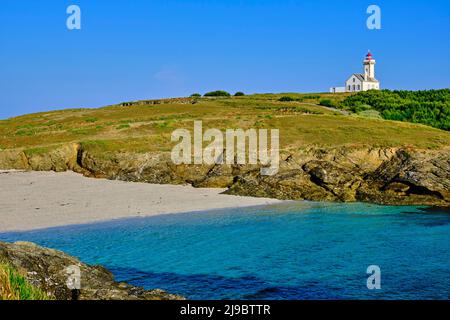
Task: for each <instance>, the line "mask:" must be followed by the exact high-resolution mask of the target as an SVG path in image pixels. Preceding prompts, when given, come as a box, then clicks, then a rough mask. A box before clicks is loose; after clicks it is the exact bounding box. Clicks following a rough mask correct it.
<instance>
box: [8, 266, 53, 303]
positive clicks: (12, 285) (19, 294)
mask: <svg viewBox="0 0 450 320" xmlns="http://www.w3.org/2000/svg"><path fill="white" fill-rule="evenodd" d="M0 300H52V297H50V296H48V295H47V294H46V293H44V292H42V291H41V290H40V289H38V288H36V287H34V286H33V285H31V284H30V283H28V282H27V280H26V279H25V277H24V276H23V275H22V274H20V273H19V272H18V271H17V270H16V269H15V268H13V267H11V266H10V265H9V264H6V263H0Z"/></svg>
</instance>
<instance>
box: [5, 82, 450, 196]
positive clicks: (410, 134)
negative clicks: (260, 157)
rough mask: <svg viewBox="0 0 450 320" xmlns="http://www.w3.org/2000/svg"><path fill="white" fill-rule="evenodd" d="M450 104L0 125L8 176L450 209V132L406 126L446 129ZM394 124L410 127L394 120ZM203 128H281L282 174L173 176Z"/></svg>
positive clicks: (144, 114)
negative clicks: (182, 135)
mask: <svg viewBox="0 0 450 320" xmlns="http://www.w3.org/2000/svg"><path fill="white" fill-rule="evenodd" d="M380 95H381V97H383V96H386V97H388V96H389V99H388V100H386V101H391V102H392V103H393V104H392V106H389V105H387V104H386V103H383V101H384V100H383V98H380ZM396 97H398V99H397V98H396ZM447 98H448V95H447V91H446V90H441V91H430V92H428V93H426V94H423V92H422V93H412V94H405V93H404V92H403V93H402V92H387V91H382V92H376V91H372V92H364V93H360V94H357V95H351V94H295V93H287V94H254V95H244V96H242V95H238V96H220V95H219V96H214V95H213V96H208V97H199V96H198V95H196V96H193V97H189V98H176V99H164V100H148V101H137V102H124V103H120V104H118V105H114V106H107V107H104V108H98V109H70V110H61V111H51V112H43V113H37V114H29V115H24V116H20V117H16V118H11V119H7V120H1V121H0V169H33V170H55V171H62V170H68V169H69V170H75V171H78V172H82V173H83V174H86V175H90V176H96V177H106V178H110V179H123V180H131V181H144V182H151V183H176V184H179V183H189V184H192V185H194V186H198V187H226V188H229V191H228V192H229V193H234V194H243V195H254V196H264V197H275V198H281V199H310V200H330V201H370V202H378V203H392V204H444V205H447V204H448V203H449V202H450V193H449V190H450V177H449V175H450V162H449V161H448V159H450V132H449V131H446V130H442V129H438V128H434V127H432V126H429V125H425V124H421V123H412V122H408V121H413V122H423V123H427V121H428V120H427V119H434V120H433V121H434V122H433V121H431V120H430V121H431V122H430V123H428V124H430V125H436V126H439V125H440V124H445V123H447V118H448V115H449V114H448V99H447ZM424 99H425V100H427V99H428V100H427V101H425V100H424ZM394 102H395V104H394ZM421 106H423V108H422V107H421ZM393 110H397V111H395V112H394V111H393ZM394 114H396V115H397V116H398V115H402V117H401V118H398V120H403V121H392V120H386V119H384V118H389V116H391V115H394ZM397 116H396V117H397ZM194 120H202V121H203V128H204V130H205V129H207V128H218V129H222V130H224V129H227V128H233V129H234V128H241V129H248V128H266V129H270V128H277V129H279V130H280V148H281V160H282V162H281V164H280V172H279V173H278V174H277V175H276V176H274V177H261V176H259V174H258V172H259V170H258V168H255V167H254V166H237V165H233V166H227V165H215V166H206V165H197V166H194V165H192V166H189V165H181V166H175V165H174V164H173V163H172V162H171V161H170V150H171V149H172V147H173V146H174V143H172V142H171V133H172V132H173V130H175V129H178V128H185V129H188V130H191V132H192V130H193V123H194Z"/></svg>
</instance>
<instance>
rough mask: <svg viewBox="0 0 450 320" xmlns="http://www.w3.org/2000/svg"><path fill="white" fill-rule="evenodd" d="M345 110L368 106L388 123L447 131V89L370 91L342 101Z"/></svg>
mask: <svg viewBox="0 0 450 320" xmlns="http://www.w3.org/2000/svg"><path fill="white" fill-rule="evenodd" d="M341 106H342V107H343V108H345V109H348V110H351V111H355V112H361V111H364V110H367V107H368V106H370V108H371V109H374V110H376V111H378V112H380V114H381V116H382V117H383V118H384V119H387V120H397V121H408V122H413V123H422V124H425V125H428V126H432V127H436V128H439V129H443V130H449V123H450V89H442V90H423V91H406V90H400V91H391V90H381V91H378V90H370V91H365V92H358V93H357V94H355V95H351V96H349V97H347V98H346V99H345V100H344V101H342V102H341Z"/></svg>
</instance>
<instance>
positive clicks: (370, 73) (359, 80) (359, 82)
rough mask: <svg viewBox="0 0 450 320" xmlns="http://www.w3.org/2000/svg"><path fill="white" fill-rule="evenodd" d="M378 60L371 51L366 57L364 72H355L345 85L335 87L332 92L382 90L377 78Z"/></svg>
mask: <svg viewBox="0 0 450 320" xmlns="http://www.w3.org/2000/svg"><path fill="white" fill-rule="evenodd" d="M375 64H376V61H375V59H374V58H373V56H372V54H371V53H370V51H369V53H368V54H367V55H366V58H365V59H364V62H363V65H364V73H354V74H352V75H351V76H350V77H349V78H348V80H347V81H346V82H345V87H333V88H331V89H330V92H332V93H337V92H358V91H367V90H380V82H379V81H378V80H377V79H376V78H375Z"/></svg>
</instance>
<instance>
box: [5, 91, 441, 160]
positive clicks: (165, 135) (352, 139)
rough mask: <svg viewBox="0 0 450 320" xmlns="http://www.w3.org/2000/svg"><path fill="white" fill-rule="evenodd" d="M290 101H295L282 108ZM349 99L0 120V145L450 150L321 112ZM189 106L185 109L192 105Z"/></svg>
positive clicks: (260, 100)
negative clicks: (224, 140)
mask: <svg viewBox="0 0 450 320" xmlns="http://www.w3.org/2000/svg"><path fill="white" fill-rule="evenodd" d="M283 96H289V97H292V98H293V100H294V101H289V102H285V101H279V100H280V98H281V97H283ZM348 96H349V94H347V93H343V94H329V93H318V94H299V93H280V94H269V93H267V94H254V95H245V96H239V97H212V98H195V100H196V101H197V103H196V104H192V103H189V101H193V99H191V100H189V98H184V99H165V100H160V101H158V102H157V103H155V102H153V101H143V102H138V103H132V102H130V103H129V104H130V105H127V106H122V105H113V106H107V107H103V108H99V109H70V110H60V111H50V112H42V113H36V114H29V115H23V116H20V117H15V118H11V119H7V120H0V145H1V146H2V148H3V149H13V148H20V149H24V150H27V152H28V153H42V152H45V148H48V147H50V146H55V145H62V144H65V143H73V142H77V143H80V142H81V143H82V144H83V146H85V147H86V148H91V149H94V150H95V151H96V152H124V151H132V152H153V151H169V150H171V148H172V147H173V145H174V143H172V142H171V139H170V137H171V133H172V131H173V130H175V129H178V128H185V129H188V130H191V131H192V130H193V124H194V121H195V120H202V121H203V127H204V130H205V129H208V128H218V129H221V130H225V129H228V128H242V129H248V128H255V127H256V128H268V129H270V128H277V129H279V130H280V139H281V141H280V147H281V149H282V150H284V151H287V152H290V151H295V150H298V149H302V148H308V147H311V146H322V147H330V146H342V145H345V146H379V147H405V146H410V147H418V148H423V149H429V148H434V149H437V148H444V147H449V146H450V132H447V131H444V130H439V129H435V128H432V127H429V126H425V125H421V124H413V123H408V122H397V121H390V120H383V119H379V117H378V116H377V114H375V113H374V112H362V113H361V115H360V116H357V115H354V114H353V115H349V116H347V115H342V114H340V113H339V112H337V111H335V110H333V109H331V108H325V107H323V106H320V105H319V103H320V101H323V100H324V99H327V100H329V101H331V102H332V104H338V103H339V102H340V101H342V100H344V99H345V98H346V97H348ZM186 99H188V100H187V103H186Z"/></svg>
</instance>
